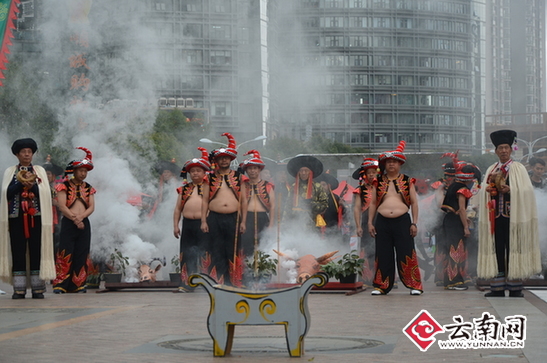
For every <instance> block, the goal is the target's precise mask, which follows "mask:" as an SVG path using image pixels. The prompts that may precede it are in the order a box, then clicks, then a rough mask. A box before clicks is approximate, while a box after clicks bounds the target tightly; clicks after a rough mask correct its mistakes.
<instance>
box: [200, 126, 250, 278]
mask: <svg viewBox="0 0 547 363" xmlns="http://www.w3.org/2000/svg"><path fill="white" fill-rule="evenodd" d="M222 136H226V137H227V138H228V140H229V144H228V147H226V148H221V149H217V150H213V152H212V157H210V158H209V159H210V160H211V159H212V160H213V161H214V163H215V169H214V170H215V171H214V173H212V174H210V175H209V177H208V183H207V184H204V186H203V204H202V212H201V230H202V231H203V232H204V233H209V239H210V243H211V244H210V248H211V258H212V269H211V272H210V275H211V277H213V278H214V279H215V280H216V281H217V282H219V283H221V284H227V285H229V284H231V285H234V286H241V279H242V273H243V263H244V261H243V259H242V256H237V255H236V253H237V251H238V242H239V241H238V239H239V234H240V233H244V232H245V225H246V223H247V199H246V198H241V195H246V194H247V191H246V189H245V184H244V183H243V179H244V175H243V174H241V173H239V172H238V171H234V170H230V163H231V161H232V160H234V159H235V158H236V157H237V150H236V140H235V139H234V137H233V136H232V135H231V134H229V133H227V132H225V133H223V134H222Z"/></svg>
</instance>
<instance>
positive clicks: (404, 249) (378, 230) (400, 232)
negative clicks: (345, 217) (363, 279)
mask: <svg viewBox="0 0 547 363" xmlns="http://www.w3.org/2000/svg"><path fill="white" fill-rule="evenodd" d="M404 148H405V142H404V141H401V142H400V143H399V146H398V147H397V149H396V150H394V151H388V152H385V153H384V154H382V155H380V157H379V158H378V161H379V164H380V170H381V176H379V178H378V179H379V180H378V185H377V186H374V187H373V190H374V192H373V193H372V200H371V204H370V208H369V216H368V230H369V233H370V235H371V236H372V237H373V238H374V237H375V238H376V273H375V276H374V281H373V286H374V290H373V291H372V295H386V294H387V293H389V292H390V291H391V289H392V288H393V282H394V279H395V262H394V258H395V253H394V250H395V252H396V253H397V271H398V273H399V277H400V279H401V281H402V282H403V284H404V285H405V286H406V287H408V288H409V289H410V294H411V295H421V294H422V293H423V288H422V281H421V277H420V269H419V268H418V259H417V257H416V250H415V248H414V237H416V235H417V233H418V227H417V225H416V223H413V221H417V220H418V199H417V198H416V190H415V189H414V183H415V179H414V178H410V177H409V176H408V175H405V174H400V170H401V165H402V164H404V162H405V161H406V157H405V155H404V154H403V151H404ZM383 170H385V173H383V172H382V171H383ZM409 208H410V211H411V213H412V219H411V218H410V215H409V213H408V212H409ZM376 212H378V215H377V216H376V223H375V224H373V219H374V216H375V215H376Z"/></svg>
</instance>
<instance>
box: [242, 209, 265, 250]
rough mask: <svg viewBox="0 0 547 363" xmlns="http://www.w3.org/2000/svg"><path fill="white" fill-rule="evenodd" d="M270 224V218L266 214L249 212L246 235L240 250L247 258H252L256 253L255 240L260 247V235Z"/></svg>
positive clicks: (243, 237)
mask: <svg viewBox="0 0 547 363" xmlns="http://www.w3.org/2000/svg"><path fill="white" fill-rule="evenodd" d="M269 223H270V217H269V216H268V213H266V212H247V222H246V224H245V225H246V227H247V228H246V230H245V233H243V234H242V235H241V243H240V246H241V247H240V248H241V249H242V250H243V255H244V256H245V257H252V256H253V255H254V251H255V239H256V245H257V247H258V238H259V237H260V233H261V232H262V231H263V230H264V229H265V228H266V227H267V226H268V224H269Z"/></svg>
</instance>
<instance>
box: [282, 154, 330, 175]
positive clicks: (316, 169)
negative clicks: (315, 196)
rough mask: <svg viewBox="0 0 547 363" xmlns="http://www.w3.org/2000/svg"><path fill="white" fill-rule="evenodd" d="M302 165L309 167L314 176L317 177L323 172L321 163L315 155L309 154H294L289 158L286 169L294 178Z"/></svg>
mask: <svg viewBox="0 0 547 363" xmlns="http://www.w3.org/2000/svg"><path fill="white" fill-rule="evenodd" d="M303 167H306V168H309V169H310V170H311V171H312V173H313V177H314V178H317V177H318V176H319V175H321V173H322V172H323V163H322V162H321V161H319V159H317V158H316V157H314V156H310V155H300V156H295V157H294V158H292V159H291V160H289V163H288V164H287V171H288V172H289V174H291V175H292V176H293V177H295V178H296V176H297V175H298V171H299V170H300V168H303Z"/></svg>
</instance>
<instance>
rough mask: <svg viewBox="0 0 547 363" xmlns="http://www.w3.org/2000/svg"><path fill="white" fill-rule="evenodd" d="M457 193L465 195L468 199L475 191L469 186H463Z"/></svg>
mask: <svg viewBox="0 0 547 363" xmlns="http://www.w3.org/2000/svg"><path fill="white" fill-rule="evenodd" d="M456 193H458V194H461V195H463V196H464V197H465V198H467V199H469V198H471V197H472V196H473V193H471V191H470V190H469V189H467V188H461V189H459V190H458V191H457V192H456Z"/></svg>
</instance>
